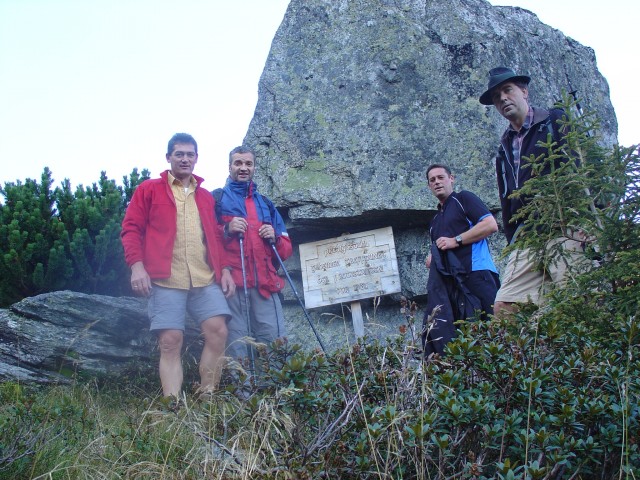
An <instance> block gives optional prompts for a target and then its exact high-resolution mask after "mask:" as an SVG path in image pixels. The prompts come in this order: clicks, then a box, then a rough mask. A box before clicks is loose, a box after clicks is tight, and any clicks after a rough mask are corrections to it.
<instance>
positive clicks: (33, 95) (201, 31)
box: [0, 0, 640, 189]
mask: <svg viewBox="0 0 640 480" xmlns="http://www.w3.org/2000/svg"><path fill="white" fill-rule="evenodd" d="M491 3H493V4H496V5H517V6H521V7H523V8H527V9H528V10H531V11H533V12H534V13H536V14H537V15H538V17H539V18H540V19H541V20H542V21H543V22H544V23H546V24H548V25H550V26H552V27H554V28H557V29H559V30H561V31H562V32H563V33H565V34H566V35H568V36H570V37H572V38H574V39H575V40H577V41H579V42H580V43H582V44H584V45H587V46H590V47H592V48H593V49H594V50H595V52H596V57H597V61H598V67H599V69H600V72H601V73H602V74H603V75H604V76H605V77H606V78H607V80H608V82H609V86H610V88H611V99H612V102H613V105H614V108H615V110H616V114H617V117H618V124H619V140H620V143H621V144H623V145H631V144H634V143H639V142H640V134H639V133H638V128H637V126H638V120H637V112H638V111H640V101H639V100H638V98H639V95H638V93H637V90H636V88H635V87H636V85H635V83H637V79H638V78H640V71H639V66H638V46H639V43H640V42H639V41H638V39H637V38H638V37H637V24H638V18H640V7H639V6H638V5H640V2H637V1H631V0H610V1H608V2H602V1H595V0H581V1H579V0H522V1H513V2H507V1H498V0H492V2H491ZM287 5H288V0H225V1H222V0H219V1H212V0H181V1H180V2H178V1H168V0H127V1H124V0H0V92H2V93H1V94H0V95H2V97H1V98H2V102H1V104H0V135H1V138H0V158H1V159H2V168H1V169H0V184H2V185H4V183H5V182H7V181H15V180H24V179H25V178H28V177H29V178H39V177H40V174H41V173H42V170H43V168H44V167H45V166H48V167H49V168H50V169H51V170H52V171H53V176H54V179H55V180H57V181H61V180H62V179H63V178H69V179H70V180H71V183H72V186H73V187H74V188H75V187H76V186H77V185H78V184H81V183H82V184H84V185H88V184H91V183H93V182H95V181H97V180H98V179H99V176H100V172H101V171H102V170H105V171H106V172H107V175H108V176H109V178H114V179H116V180H117V182H118V183H121V181H122V176H123V175H126V174H128V173H129V172H130V171H131V169H132V168H133V167H138V168H139V169H142V168H148V169H149V170H151V172H152V174H153V175H154V176H155V175H157V174H158V173H159V172H160V171H161V170H163V169H164V168H165V167H166V163H165V160H164V154H165V149H166V143H167V141H168V139H169V138H170V137H171V135H172V134H173V133H175V132H177V131H186V132H189V133H191V134H192V135H194V137H195V138H196V140H197V141H198V144H199V153H200V159H199V162H198V165H197V167H196V173H198V174H200V175H201V176H203V177H205V178H206V179H207V182H206V183H205V186H206V187H207V188H210V189H213V188H215V187H217V186H219V185H220V184H222V183H223V182H224V180H225V178H226V176H227V153H228V151H229V150H230V149H231V148H233V147H234V146H236V145H239V144H240V143H242V140H243V138H244V135H245V133H246V131H247V128H248V126H249V122H250V120H251V118H252V116H253V111H254V108H255V105H256V102H257V89H258V80H259V78H260V74H261V73H262V69H263V67H264V63H265V60H266V58H267V54H268V52H269V48H270V46H271V40H272V39H273V36H274V34H275V32H276V30H277V28H278V26H279V25H280V22H281V21H282V18H283V16H284V13H285V11H286V7H287ZM531 73H533V72H531ZM632 81H633V82H634V85H633V87H632V85H631V82H632Z"/></svg>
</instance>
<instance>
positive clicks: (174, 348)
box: [158, 330, 184, 354]
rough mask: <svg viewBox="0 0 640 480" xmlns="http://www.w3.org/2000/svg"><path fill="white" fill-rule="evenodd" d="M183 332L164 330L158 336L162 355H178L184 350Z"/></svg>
mask: <svg viewBox="0 0 640 480" xmlns="http://www.w3.org/2000/svg"><path fill="white" fill-rule="evenodd" d="M183 338H184V334H183V333H182V330H162V331H161V332H160V333H159V334H158V347H159V348H160V352H161V353H166V354H176V353H178V354H179V353H180V351H181V350H182V340H183Z"/></svg>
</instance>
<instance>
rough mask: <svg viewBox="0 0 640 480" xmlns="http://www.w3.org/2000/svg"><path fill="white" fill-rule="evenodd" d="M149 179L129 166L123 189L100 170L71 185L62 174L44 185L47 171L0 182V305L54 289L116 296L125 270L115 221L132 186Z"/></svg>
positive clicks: (125, 279)
mask: <svg viewBox="0 0 640 480" xmlns="http://www.w3.org/2000/svg"><path fill="white" fill-rule="evenodd" d="M148 177H149V173H148V172H147V171H146V170H145V171H143V172H142V174H141V175H140V174H139V173H138V171H137V169H134V170H133V172H132V173H131V174H130V175H129V178H127V177H125V178H124V187H121V186H117V185H116V184H115V182H114V181H113V180H109V179H108V178H107V176H106V175H105V173H104V172H102V175H101V177H100V180H99V182H98V183H97V184H95V183H94V184H93V185H92V186H91V187H86V188H83V187H82V186H79V187H78V188H77V189H76V191H75V193H72V191H71V184H70V182H69V180H65V181H64V182H62V185H61V186H60V187H56V188H55V189H54V190H53V191H52V184H53V180H52V177H51V171H50V170H49V169H48V168H45V169H44V172H43V173H42V177H41V179H40V182H39V183H38V182H36V181H35V180H32V179H27V180H26V181H25V182H24V183H22V182H20V181H18V182H15V183H5V186H4V188H0V195H2V196H3V197H4V203H3V204H2V205H0V252H1V257H0V306H6V305H10V304H11V303H14V302H16V301H18V300H21V299H22V298H25V297H28V296H32V295H36V294H39V293H44V292H50V291H55V290H63V289H71V290H76V291H80V292H85V293H101V294H110V295H121V294H123V293H125V292H127V291H128V290H127V287H128V270H127V268H126V264H125V263H124V254H123V251H122V245H121V243H120V237H119V235H120V224H121V222H122V218H123V216H124V212H125V209H126V207H127V205H128V202H129V201H130V199H131V195H132V194H133V190H134V189H135V187H136V186H137V185H138V184H139V183H141V182H142V181H143V180H145V179H146V178H148Z"/></svg>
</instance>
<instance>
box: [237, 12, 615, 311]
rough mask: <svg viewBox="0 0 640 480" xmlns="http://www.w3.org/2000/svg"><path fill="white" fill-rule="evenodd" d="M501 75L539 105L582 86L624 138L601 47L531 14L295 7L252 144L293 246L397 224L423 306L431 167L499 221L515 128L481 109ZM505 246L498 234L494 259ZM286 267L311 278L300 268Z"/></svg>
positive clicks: (266, 83) (270, 64) (588, 101)
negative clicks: (501, 174)
mask: <svg viewBox="0 0 640 480" xmlns="http://www.w3.org/2000/svg"><path fill="white" fill-rule="evenodd" d="M502 65H504V66H510V67H512V68H514V69H515V70H516V71H517V72H519V73H526V74H529V75H530V76H531V77H532V82H531V84H530V98H531V102H532V104H534V105H539V106H544V107H548V106H551V105H552V104H553V103H554V101H556V100H559V99H560V97H561V92H562V91H563V90H564V91H569V90H571V89H576V90H577V92H578V95H579V96H580V97H581V102H582V104H583V106H586V107H588V108H589V109H592V110H595V112H596V114H597V116H598V117H599V119H600V121H601V123H602V132H603V136H604V141H605V142H606V143H608V144H612V143H614V142H615V141H616V138H617V123H616V119H615V114H614V111H613V107H612V105H611V102H610V99H609V88H608V85H607V82H606V80H605V79H604V77H603V76H602V75H601V74H600V73H599V71H598V69H597V65H596V58H595V54H594V52H593V50H592V49H591V48H589V47H586V46H583V45H581V44H579V43H578V42H576V41H575V40H573V39H571V38H568V37H566V36H565V35H564V34H563V33H562V32H560V31H558V30H556V29H553V28H551V27H550V26H547V25H545V24H543V23H542V22H540V21H539V20H538V18H537V17H536V16H535V15H534V14H533V13H531V12H529V11H527V10H524V9H521V8H515V7H495V6H491V5H490V4H489V3H488V2H486V1H484V0H446V1H445V0H393V1H392V0H377V1H371V0H291V2H290V4H289V8H288V10H287V12H286V15H285V17H284V20H283V22H282V24H281V26H280V28H279V29H278V32H277V33H276V36H275V38H274V40H273V43H272V46H271V51H270V54H269V56H268V59H267V62H266V65H265V68H264V71H263V74H262V77H261V79H260V83H259V98H258V103H257V106H256V110H255V114H254V117H253V119H252V121H251V124H250V126H249V129H248V132H247V135H246V138H245V144H247V145H250V146H253V147H254V148H255V149H256V152H257V161H258V170H257V177H256V179H257V182H258V183H259V185H260V189H261V191H262V193H263V194H265V195H267V196H268V197H270V198H271V199H272V200H274V202H275V203H276V205H277V206H278V207H279V209H280V211H281V213H283V214H284V216H285V217H286V218H285V219H286V221H287V224H288V228H289V233H290V235H291V237H292V239H293V241H294V243H296V244H300V243H305V242H308V241H315V240H320V239H324V238H330V237H335V236H339V235H340V234H342V233H345V232H349V233H357V232H359V231H364V230H369V229H374V228H380V227H385V226H392V227H393V229H394V236H395V240H396V248H397V252H398V263H399V268H400V274H401V281H402V287H403V294H405V295H406V296H408V297H410V298H417V299H418V300H420V299H421V296H423V295H424V294H425V293H426V277H427V272H426V269H425V267H424V258H425V255H426V251H427V248H426V247H425V244H426V241H427V235H426V229H427V228H428V224H429V221H430V219H431V217H432V216H433V214H434V209H435V207H436V204H437V202H436V200H435V198H434V197H433V196H432V195H431V194H430V192H429V191H428V189H427V187H426V184H425V176H424V172H425V170H426V167H427V166H428V165H429V164H430V163H435V162H437V163H445V164H448V165H450V166H451V167H452V169H453V170H454V172H455V173H456V175H457V182H456V183H457V187H458V188H464V189H467V190H471V191H473V192H474V193H476V194H478V195H479V196H480V198H482V199H483V200H484V201H485V203H486V204H487V205H488V206H489V208H490V209H491V210H492V211H494V212H495V213H498V211H499V208H500V206H499V201H498V195H497V189H496V184H495V177H494V175H495V174H494V166H493V162H494V157H495V152H496V149H497V144H498V139H499V136H500V134H501V133H502V131H503V130H504V128H505V127H506V124H507V122H506V120H505V119H504V118H502V117H501V116H500V115H499V114H498V113H497V111H495V109H494V108H493V107H485V106H483V105H481V104H480V103H479V101H478V98H479V96H480V95H481V94H482V93H483V92H484V90H485V89H486V86H487V80H488V77H487V74H488V71H489V70H490V69H491V68H493V67H495V66H502ZM503 242H504V240H503V235H502V234H496V235H493V237H492V239H491V243H492V245H493V253H494V256H496V255H497V254H498V252H499V251H500V249H501V248H502V246H503ZM287 265H288V266H289V268H291V269H292V270H294V271H299V268H300V267H299V262H298V261H297V260H296V259H293V260H290V261H288V262H287ZM294 278H298V276H297V275H294ZM299 291H301V288H299ZM285 295H286V292H285ZM287 296H288V297H289V298H291V296H290V295H287ZM396 300H397V298H396ZM293 308H297V307H295V306H294V307H293ZM392 310H393V311H395V309H392ZM379 313H380V312H379ZM393 315H395V313H391V316H393Z"/></svg>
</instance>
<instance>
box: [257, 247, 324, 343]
mask: <svg viewBox="0 0 640 480" xmlns="http://www.w3.org/2000/svg"><path fill="white" fill-rule="evenodd" d="M269 245H271V249H272V250H273V253H275V254H276V258H277V259H278V262H279V263H280V267H282V271H283V272H284V275H285V277H287V280H288V281H289V285H290V286H291V290H293V294H294V295H295V297H296V298H297V299H298V303H299V304H300V307H302V311H303V312H304V316H305V317H306V318H307V322H309V326H310V327H311V330H313V333H314V335H315V336H316V339H317V340H318V343H319V344H320V348H322V351H323V352H324V354H325V355H326V354H327V350H326V349H325V348H324V345H323V343H322V340H321V339H320V335H318V332H317V331H316V327H314V326H313V322H312V321H311V317H309V312H307V309H306V308H305V307H304V303H302V299H301V298H300V295H298V292H297V290H296V287H295V286H294V285H293V281H292V280H291V277H290V276H289V272H288V271H287V269H286V267H285V266H284V262H283V261H282V258H280V254H279V253H278V250H277V249H276V242H275V241H274V240H273V239H271V238H270V239H269Z"/></svg>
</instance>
